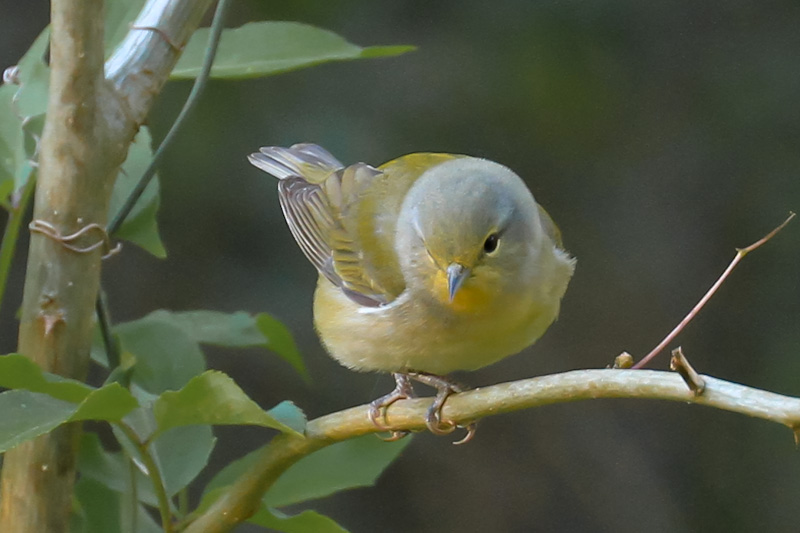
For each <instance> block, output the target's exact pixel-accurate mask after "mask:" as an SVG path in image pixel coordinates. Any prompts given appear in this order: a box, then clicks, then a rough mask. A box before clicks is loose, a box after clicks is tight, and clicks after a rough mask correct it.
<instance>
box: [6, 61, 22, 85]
mask: <svg viewBox="0 0 800 533" xmlns="http://www.w3.org/2000/svg"><path fill="white" fill-rule="evenodd" d="M3 83H5V84H8V85H20V79H19V65H13V66H11V67H8V68H7V69H5V70H4V71H3Z"/></svg>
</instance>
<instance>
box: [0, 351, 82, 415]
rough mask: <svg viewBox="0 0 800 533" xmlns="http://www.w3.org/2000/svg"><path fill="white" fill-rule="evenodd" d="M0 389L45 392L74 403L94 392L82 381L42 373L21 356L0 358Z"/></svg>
mask: <svg viewBox="0 0 800 533" xmlns="http://www.w3.org/2000/svg"><path fill="white" fill-rule="evenodd" d="M0 387H3V388H6V389H25V390H29V391H31V392H43V393H45V394H49V395H50V396H53V397H54V398H58V399H59V400H65V401H68V402H73V403H77V402H80V401H82V400H83V399H84V398H86V397H87V396H88V395H89V393H90V392H92V390H94V389H92V387H89V386H88V385H85V384H83V383H81V382H80V381H75V380H72V379H67V378H64V377H61V376H57V375H55V374H48V373H45V372H42V369H41V368H39V366H38V365H37V364H36V363H34V362H33V361H31V360H30V359H29V358H27V357H25V356H24V355H20V354H9V355H3V356H0Z"/></svg>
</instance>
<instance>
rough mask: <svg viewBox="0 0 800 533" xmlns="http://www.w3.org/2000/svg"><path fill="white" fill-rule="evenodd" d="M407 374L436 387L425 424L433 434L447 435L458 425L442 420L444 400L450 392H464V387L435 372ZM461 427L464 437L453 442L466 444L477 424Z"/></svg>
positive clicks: (473, 434) (415, 379) (473, 433)
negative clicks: (463, 429) (464, 430)
mask: <svg viewBox="0 0 800 533" xmlns="http://www.w3.org/2000/svg"><path fill="white" fill-rule="evenodd" d="M408 376H409V377H410V378H411V379H413V380H414V381H418V382H420V383H422V384H424V385H428V386H429V387H433V388H435V389H436V396H435V397H434V399H433V403H432V404H431V406H430V407H429V408H428V412H427V413H426V415H425V425H426V426H428V431H430V432H431V433H433V434H434V435H447V434H449V433H452V432H453V431H455V429H456V427H459V426H457V425H456V424H454V423H453V422H450V421H448V420H442V408H443V407H444V403H445V401H447V398H449V397H450V395H451V394H457V393H459V392H464V390H465V388H464V387H463V386H462V385H460V384H458V383H456V382H455V381H453V380H451V379H448V378H446V377H444V376H437V375H435V374H426V373H424V372H409V373H408ZM463 427H464V428H465V429H466V430H467V434H466V435H465V436H464V438H462V439H460V440H457V441H456V442H454V443H453V444H456V445H458V444H466V443H467V442H469V441H470V440H472V437H474V436H475V431H476V429H477V427H478V426H477V423H476V422H472V423H470V424H467V425H466V426H463Z"/></svg>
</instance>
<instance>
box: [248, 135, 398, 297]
mask: <svg viewBox="0 0 800 533" xmlns="http://www.w3.org/2000/svg"><path fill="white" fill-rule="evenodd" d="M248 159H249V160H250V162H251V163H252V164H253V165H255V166H256V167H258V168H260V169H261V170H264V171H266V172H268V173H270V174H272V175H273V176H275V177H277V178H278V179H279V180H280V182H279V183H278V195H279V198H280V203H281V208H282V209H283V214H284V216H285V217H286V221H287V222H288V224H289V229H290V231H291V232H292V235H293V236H294V238H295V240H296V241H297V243H298V245H299V246H300V249H301V250H302V251H303V253H304V254H305V255H306V257H307V258H308V260H309V261H311V263H312V264H313V265H314V266H315V267H316V268H317V270H318V271H319V272H320V273H321V274H322V275H323V276H325V277H326V278H327V279H328V280H330V281H331V283H333V284H334V285H336V286H338V287H340V288H341V289H342V291H343V292H344V293H345V294H346V295H347V296H348V297H349V298H350V299H351V300H353V301H355V302H356V303H358V304H360V305H364V306H368V307H377V306H380V305H384V304H386V303H388V302H390V301H391V300H392V299H393V297H394V296H395V294H393V292H394V291H390V290H387V288H385V287H384V286H383V285H382V284H381V282H380V281H379V280H378V279H377V278H376V277H373V276H372V275H370V273H371V270H372V268H371V265H370V264H369V260H368V257H369V254H368V253H365V252H364V250H363V248H362V246H361V244H362V239H361V238H360V236H361V235H362V234H364V233H365V232H366V233H369V232H371V231H372V229H373V228H372V226H371V225H370V224H369V223H367V224H365V223H364V220H365V219H367V221H368V222H369V220H368V219H369V218H371V217H368V216H367V217H365V216H363V215H364V213H363V210H362V213H361V214H360V213H359V210H360V204H361V199H362V197H364V196H365V195H366V194H367V191H368V190H369V188H370V185H372V183H373V182H374V181H375V180H376V179H378V178H379V177H381V176H382V173H381V172H380V171H378V170H376V169H374V168H372V167H371V166H369V165H366V164H364V163H357V164H355V165H351V166H349V167H346V168H345V167H344V165H342V163H340V162H339V161H338V160H337V159H336V158H335V157H333V156H332V155H331V154H329V153H328V152H327V151H326V150H325V149H323V148H321V147H320V146H317V145H315V144H296V145H294V146H292V147H291V148H280V147H273V146H270V147H264V148H261V149H260V151H259V152H258V153H254V154H251V155H250V157H249V158H248ZM360 215H361V216H360Z"/></svg>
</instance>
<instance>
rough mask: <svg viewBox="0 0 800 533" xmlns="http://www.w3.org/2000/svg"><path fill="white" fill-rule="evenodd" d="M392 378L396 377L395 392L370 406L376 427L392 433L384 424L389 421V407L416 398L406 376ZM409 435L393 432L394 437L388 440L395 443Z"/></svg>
mask: <svg viewBox="0 0 800 533" xmlns="http://www.w3.org/2000/svg"><path fill="white" fill-rule="evenodd" d="M392 376H393V377H394V381H395V383H396V386H395V388H394V390H393V391H392V392H390V393H389V394H386V395H384V396H381V397H380V398H378V399H376V400H373V401H372V402H371V403H370V404H369V413H368V416H369V419H370V421H372V423H373V424H374V425H375V427H377V428H378V429H380V430H383V431H391V430H390V428H389V427H388V426H387V425H386V424H385V423H384V422H386V421H387V420H386V412H387V410H388V409H389V406H390V405H392V404H393V403H395V402H397V401H400V400H407V399H409V398H415V397H416V395H415V394H414V388H413V387H412V386H411V381H410V380H409V379H408V376H407V375H406V374H400V373H394V374H392ZM400 433H402V435H400V436H398V434H400ZM408 433H409V432H408V431H392V436H391V437H389V439H388V440H390V441H393V440H398V439H401V438H403V437H405V436H406V435H408ZM384 440H387V439H384Z"/></svg>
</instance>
